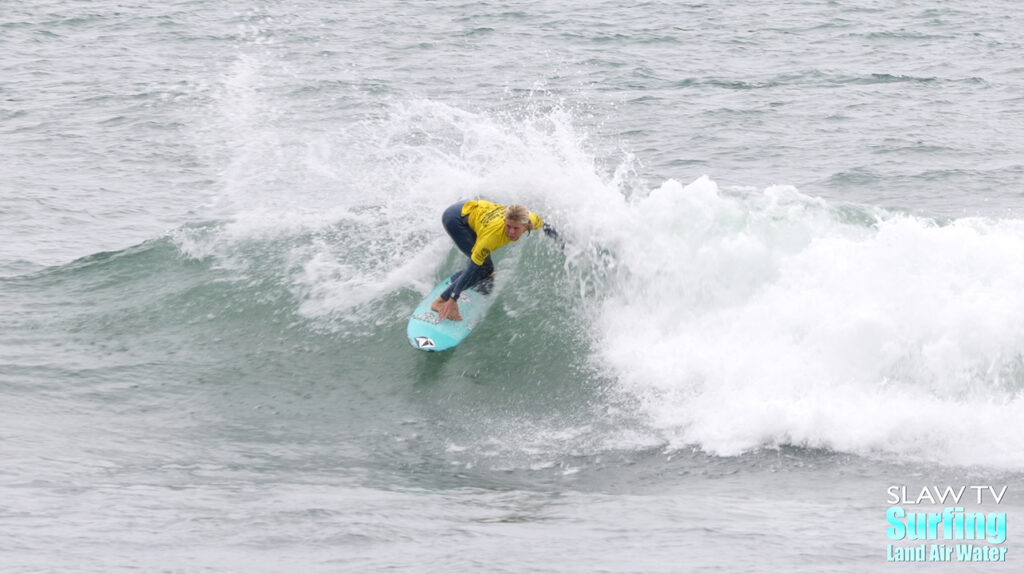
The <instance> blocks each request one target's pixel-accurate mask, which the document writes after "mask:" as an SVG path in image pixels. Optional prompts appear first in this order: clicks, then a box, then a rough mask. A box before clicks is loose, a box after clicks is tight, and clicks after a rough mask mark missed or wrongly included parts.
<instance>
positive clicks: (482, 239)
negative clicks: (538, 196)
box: [462, 199, 544, 265]
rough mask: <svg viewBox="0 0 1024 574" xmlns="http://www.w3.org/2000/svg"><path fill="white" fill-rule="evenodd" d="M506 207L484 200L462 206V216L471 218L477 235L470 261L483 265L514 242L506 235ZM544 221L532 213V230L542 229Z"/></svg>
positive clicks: (470, 220) (471, 223)
mask: <svg viewBox="0 0 1024 574" xmlns="http://www.w3.org/2000/svg"><path fill="white" fill-rule="evenodd" d="M506 209H507V207H506V206H504V205H499V204H497V203H491V202H490V201H484V200H482V199H479V200H476V201H467V202H466V203H465V204H464V205H463V206H462V215H468V216H469V219H468V221H469V227H470V229H472V230H473V231H474V232H475V233H476V243H474V244H473V253H472V255H471V256H470V259H472V260H473V263H476V264H477V265H483V264H484V260H486V259H487V256H488V255H490V254H491V253H492V252H493V251H494V250H495V249H498V248H499V247H502V246H504V245H506V244H508V242H510V241H512V240H511V239H509V237H508V235H505V210H506ZM543 225H544V221H543V220H542V219H541V218H540V216H539V215H537V214H536V213H533V212H531V213H530V228H531V229H540V228H541V227H542V226H543Z"/></svg>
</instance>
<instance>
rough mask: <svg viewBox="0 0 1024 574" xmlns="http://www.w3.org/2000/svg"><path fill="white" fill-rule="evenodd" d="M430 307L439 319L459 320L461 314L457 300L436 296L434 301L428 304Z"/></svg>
mask: <svg viewBox="0 0 1024 574" xmlns="http://www.w3.org/2000/svg"><path fill="white" fill-rule="evenodd" d="M430 309H431V310H433V311H436V312H437V316H438V317H440V318H441V320H442V321H443V320H445V319H451V320H452V321H461V320H462V315H460V314H459V302H458V301H456V300H455V299H448V300H447V301H445V300H444V299H442V298H440V297H438V298H437V300H436V301H434V302H433V303H431V304H430Z"/></svg>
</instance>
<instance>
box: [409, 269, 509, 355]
mask: <svg viewBox="0 0 1024 574" xmlns="http://www.w3.org/2000/svg"><path fill="white" fill-rule="evenodd" d="M448 285H451V278H450V277H448V278H446V279H445V280H444V281H441V282H440V283H438V285H437V286H436V287H434V290H433V291H431V292H430V293H429V294H427V296H426V298H424V299H423V301H421V302H420V304H419V305H418V306H417V307H416V310H415V311H413V312H412V317H410V318H409V326H408V327H407V328H406V330H405V332H406V335H407V336H408V337H409V344H410V345H412V346H413V347H416V348H417V349H419V350H421V351H447V350H448V349H452V348H455V347H456V346H457V345H458V344H459V343H461V342H462V341H463V340H465V338H466V337H468V336H469V334H470V333H471V332H473V329H474V328H475V327H476V326H477V325H478V324H479V323H480V321H481V320H482V319H483V318H484V314H485V313H486V312H487V309H488V308H489V307H490V306H491V303H493V302H494V276H493V275H492V276H491V277H489V278H487V279H484V280H483V281H480V282H479V283H477V284H476V285H474V286H472V287H470V288H469V289H466V290H465V291H463V292H462V293H461V294H460V295H459V313H460V314H461V315H462V320H461V321H452V320H451V319H445V320H444V321H441V320H440V319H439V318H438V315H437V311H434V310H433V309H431V308H430V304H431V303H433V302H434V300H435V299H437V298H438V297H440V296H441V293H442V292H444V290H445V289H447V288H448Z"/></svg>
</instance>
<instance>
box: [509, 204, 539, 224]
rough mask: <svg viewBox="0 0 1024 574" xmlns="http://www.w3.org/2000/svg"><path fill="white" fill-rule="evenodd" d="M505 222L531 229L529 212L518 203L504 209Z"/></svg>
mask: <svg viewBox="0 0 1024 574" xmlns="http://www.w3.org/2000/svg"><path fill="white" fill-rule="evenodd" d="M505 221H514V222H515V223H519V224H522V225H525V226H527V227H533V226H532V225H531V222H530V210H528V209H526V208H525V207H523V206H522V205H519V204H518V203H516V204H514V205H510V206H508V207H506V208H505Z"/></svg>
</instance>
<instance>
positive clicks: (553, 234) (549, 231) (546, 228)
mask: <svg viewBox="0 0 1024 574" xmlns="http://www.w3.org/2000/svg"><path fill="white" fill-rule="evenodd" d="M541 230H542V231H543V232H544V235H547V236H548V237H550V238H551V240H552V241H554V242H555V245H557V246H558V248H559V249H561V250H562V251H565V240H564V239H562V238H561V237H559V236H558V232H557V231H555V228H554V227H551V226H550V225H548V224H547V223H545V224H544V225H543V226H542V227H541Z"/></svg>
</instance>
